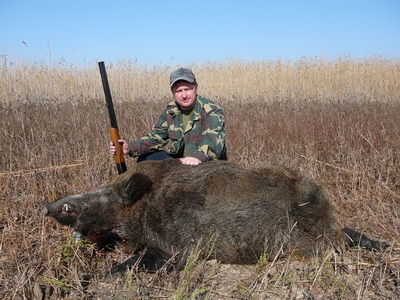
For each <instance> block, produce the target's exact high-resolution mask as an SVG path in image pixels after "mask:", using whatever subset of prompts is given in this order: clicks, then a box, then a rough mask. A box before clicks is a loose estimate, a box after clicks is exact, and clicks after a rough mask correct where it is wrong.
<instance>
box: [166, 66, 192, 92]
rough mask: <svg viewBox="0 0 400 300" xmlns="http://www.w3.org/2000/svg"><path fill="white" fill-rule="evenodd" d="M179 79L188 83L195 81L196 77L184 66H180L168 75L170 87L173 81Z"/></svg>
mask: <svg viewBox="0 0 400 300" xmlns="http://www.w3.org/2000/svg"><path fill="white" fill-rule="evenodd" d="M179 80H185V81H187V82H190V83H196V77H195V76H194V74H193V72H192V71H191V70H189V69H186V68H180V69H178V70H176V71H174V72H172V73H171V76H170V77H169V83H170V85H171V88H172V86H173V85H174V83H175V82H177V81H179Z"/></svg>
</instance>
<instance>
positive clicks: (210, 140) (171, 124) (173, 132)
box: [129, 96, 226, 162]
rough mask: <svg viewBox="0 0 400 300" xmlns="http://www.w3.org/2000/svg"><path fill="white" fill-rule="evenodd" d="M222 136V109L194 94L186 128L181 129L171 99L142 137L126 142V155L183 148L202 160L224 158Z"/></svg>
mask: <svg viewBox="0 0 400 300" xmlns="http://www.w3.org/2000/svg"><path fill="white" fill-rule="evenodd" d="M225 135H226V130H225V118H224V113H223V110H222V109H221V108H220V107H219V106H218V105H217V104H215V103H213V102H212V101H211V100H208V99H205V98H202V97H200V96H197V101H196V106H195V107H194V111H193V113H192V114H191V116H190V119H189V123H188V124H187V127H186V130H184V129H183V121H182V113H181V111H180V110H179V108H178V106H177V104H176V103H175V102H171V103H169V104H168V105H167V106H166V107H165V109H164V111H163V112H162V114H161V115H160V117H159V118H158V120H157V122H156V124H155V125H154V126H153V128H152V130H151V131H150V132H149V133H148V134H147V135H146V136H144V137H142V138H140V139H139V140H137V141H135V142H132V143H129V155H131V156H138V155H140V154H147V153H151V152H154V151H157V150H166V151H167V152H168V153H170V154H180V153H183V151H185V153H187V156H190V157H196V158H198V159H199V160H201V161H202V162H204V161H208V160H212V159H224V158H225V157H226V148H225Z"/></svg>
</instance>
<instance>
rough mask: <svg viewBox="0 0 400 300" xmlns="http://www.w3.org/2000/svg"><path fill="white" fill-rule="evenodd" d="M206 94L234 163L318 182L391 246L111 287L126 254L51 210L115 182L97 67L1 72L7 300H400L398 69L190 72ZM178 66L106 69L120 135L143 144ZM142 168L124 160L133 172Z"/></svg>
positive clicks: (356, 66) (279, 64)
mask: <svg viewBox="0 0 400 300" xmlns="http://www.w3.org/2000/svg"><path fill="white" fill-rule="evenodd" d="M192 67H193V69H194V70H195V72H196V75H197V77H198V80H199V82H200V84H201V86H200V94H201V95H204V96H206V97H209V98H211V99H215V100H217V101H218V103H219V104H221V105H222V106H223V107H224V109H225V112H226V117H227V129H228V147H229V148H228V149H229V159H230V160H231V161H234V162H237V163H240V164H243V165H263V164H268V165H270V164H272V165H285V166H288V167H291V168H295V169H299V170H301V171H302V172H303V173H305V174H307V175H308V176H310V177H314V178H318V179H319V180H320V181H322V182H323V183H324V184H325V185H326V186H327V187H328V189H329V190H330V191H331V193H332V194H333V195H334V197H335V198H334V204H335V206H336V207H337V210H338V214H339V221H340V222H341V223H343V224H345V225H348V226H351V227H353V228H355V229H358V230H362V231H364V232H366V233H368V234H370V235H372V236H375V237H379V238H381V239H384V240H386V241H388V242H390V243H391V244H392V247H391V248H390V249H389V250H388V251H387V252H383V253H369V252H364V251H358V250H351V251H346V252H345V253H343V255H338V254H335V253H333V252H328V253H324V254H321V256H320V257H317V258H315V259H312V260H310V261H298V260H296V259H295V258H292V257H289V258H288V259H286V260H276V261H273V262H268V261H264V260H263V259H261V260H260V263H259V265H257V266H227V265H221V264H218V262H214V261H211V262H203V261H194V262H193V261H192V264H193V266H191V271H190V273H189V274H187V273H173V274H166V273H165V272H163V271H161V272H159V273H157V274H153V275H146V274H137V273H132V274H130V276H128V278H127V279H124V280H117V281H115V282H112V283H108V282H103V281H101V280H100V276H101V275H102V274H103V273H104V272H105V270H107V269H109V268H110V267H111V266H112V265H115V264H116V263H118V262H122V261H123V260H124V259H126V258H127V257H128V254H125V253H123V252H122V250H121V249H117V251H116V252H114V253H109V254H105V253H99V252H97V251H96V250H95V249H94V248H93V247H92V246H91V245H86V244H75V243H74V242H73V241H72V240H71V234H70V232H69V230H68V229H67V228H64V227H61V226H60V225H58V224H56V223H55V222H54V221H53V220H50V219H45V218H43V217H42V215H41V202H42V201H51V200H53V199H55V198H57V197H59V196H63V195H69V194H73V193H79V192H83V191H88V190H90V189H92V188H95V187H98V186H99V185H100V184H102V183H104V182H105V181H107V180H109V179H110V178H111V177H113V176H115V174H116V171H115V168H114V165H113V161H112V159H111V158H110V156H109V154H108V148H107V143H108V139H109V137H108V126H109V121H108V117H107V111H106V108H105V100H104V95H103V90H102V87H101V80H100V75H99V72H98V69H97V65H93V66H92V67H91V68H84V69H80V68H77V67H74V66H66V65H65V64H64V63H60V62H54V63H53V64H52V65H50V66H49V65H44V64H43V65H40V64H37V65H34V66H30V65H27V64H23V63H16V62H13V63H11V62H9V61H7V60H6V56H3V61H2V68H1V74H0V80H1V83H0V96H1V98H0V114H1V119H0V125H1V128H2V131H1V132H0V152H1V153H2V155H1V156H0V211H1V215H0V218H1V219H0V285H1V288H0V298H5V299H32V298H41V297H46V298H53V299H58V298H69V299H76V298H78V299H79V298H93V299H106V298H108V299H113V298H121V299H125V298H134V299H138V298H142V299H148V298H153V299H157V298H168V297H169V298H175V299H191V298H192V299H264V298H267V297H268V298H269V299H302V298H307V299H314V298H324V299H394V298H399V297H400V287H399V284H400V274H399V272H400V252H399V242H400V153H399V149H400V101H399V100H400V62H399V61H398V60H395V59H393V60H385V59H383V58H380V57H375V58H371V59H363V60H355V59H352V58H341V59H338V60H334V61H327V60H323V59H303V60H300V61H296V62H283V61H276V62H274V61H263V62H254V63H253V62H243V61H227V62H225V63H209V64H204V65H193V66H192ZM171 70H172V67H171V66H161V67H159V68H148V67H146V66H139V65H137V64H135V63H133V62H126V61H121V62H120V63H119V64H117V65H114V66H112V67H111V68H109V69H108V76H109V81H110V86H111V89H112V93H113V97H114V101H115V109H116V112H117V117H118V120H119V127H120V130H121V134H122V135H123V136H124V137H127V138H130V139H134V138H136V137H138V136H140V135H142V134H144V133H145V132H146V131H147V130H148V129H149V128H150V126H151V125H152V123H153V121H154V119H155V118H156V117H157V115H158V113H159V111H160V110H161V108H162V107H163V106H164V105H165V103H166V102H167V101H168V100H169V99H170V94H169V91H168V76H169V72H170V71H171ZM133 163H134V162H133V160H129V161H128V167H129V165H131V164H133Z"/></svg>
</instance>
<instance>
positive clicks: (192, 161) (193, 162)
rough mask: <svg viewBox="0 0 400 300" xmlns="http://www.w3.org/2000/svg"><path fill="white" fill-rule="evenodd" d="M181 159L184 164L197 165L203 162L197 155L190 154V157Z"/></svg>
mask: <svg viewBox="0 0 400 300" xmlns="http://www.w3.org/2000/svg"><path fill="white" fill-rule="evenodd" d="M179 160H180V161H181V163H182V164H184V165H192V166H195V165H198V164H201V160H200V159H197V158H196V157H189V156H188V157H183V158H180V159H179Z"/></svg>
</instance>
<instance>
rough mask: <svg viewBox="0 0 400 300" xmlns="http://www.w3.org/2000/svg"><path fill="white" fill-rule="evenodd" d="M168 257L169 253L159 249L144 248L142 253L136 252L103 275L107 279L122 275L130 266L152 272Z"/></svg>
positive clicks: (163, 263)
mask: <svg viewBox="0 0 400 300" xmlns="http://www.w3.org/2000/svg"><path fill="white" fill-rule="evenodd" d="M169 259H170V255H168V254H167V253H165V252H163V251H161V250H160V249H155V248H150V249H146V250H144V252H143V253H140V254H136V255H134V256H132V257H131V258H129V259H127V260H126V261H125V262H123V263H122V264H119V265H118V266H116V267H114V268H113V269H111V271H109V272H108V273H107V274H106V276H105V277H106V278H107V279H111V278H113V277H117V276H120V275H124V273H125V272H126V271H128V270H129V269H132V268H137V269H139V270H144V271H146V272H149V273H154V272H156V271H157V270H159V269H160V268H162V267H163V266H164V265H165V264H166V263H167V262H168V260H169Z"/></svg>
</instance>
